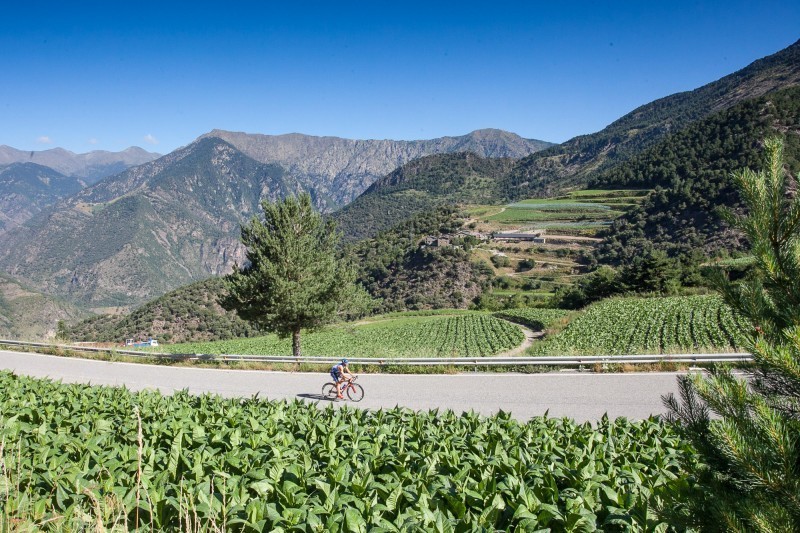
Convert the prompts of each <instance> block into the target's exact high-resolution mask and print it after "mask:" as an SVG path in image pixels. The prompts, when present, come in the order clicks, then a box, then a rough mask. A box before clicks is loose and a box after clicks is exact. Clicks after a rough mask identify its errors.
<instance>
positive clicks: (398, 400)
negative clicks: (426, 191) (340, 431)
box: [0, 351, 677, 422]
mask: <svg viewBox="0 0 800 533" xmlns="http://www.w3.org/2000/svg"><path fill="white" fill-rule="evenodd" d="M0 369H7V370H13V371H14V372H16V373H17V374H20V375H23V374H24V375H29V376H35V377H49V378H53V379H60V380H63V381H64V382H72V383H91V384H95V385H125V386H127V387H128V388H130V389H132V390H141V389H146V388H151V389H159V390H160V391H162V392H164V393H171V392H172V391H175V390H181V389H189V391H190V392H192V393H203V392H211V393H215V394H220V395H222V396H227V397H236V396H241V397H250V396H252V395H254V394H256V393H258V395H259V397H261V398H270V399H284V398H286V399H293V398H298V399H303V400H304V401H310V402H313V401H320V404H325V405H327V400H324V399H322V398H320V397H319V393H320V389H321V387H322V384H323V383H325V382H326V381H329V380H328V376H327V375H325V374H320V373H301V372H298V373H287V372H264V371H254V370H215V369H206V368H187V367H168V366H158V365H144V364H135V363H109V362H104V361H91V360H85V359H74V358H66V357H54V356H50V355H38V354H31V353H22V352H8V351H0ZM356 370H357V369H356ZM676 376H677V374H675V373H662V372H659V373H636V374H593V373H577V372H569V373H566V372H558V373H549V374H496V373H488V374H483V373H464V374H456V375H435V374H426V375H397V374H395V375H391V374H364V375H361V376H360V377H359V383H361V384H362V385H363V386H364V389H365V390H366V395H365V398H364V400H363V401H361V402H360V403H359V404H357V405H358V406H359V407H365V408H379V407H394V406H396V405H401V406H404V407H409V408H411V409H416V410H420V409H434V408H440V409H453V410H454V411H457V412H461V411H469V410H474V411H477V412H480V413H482V414H493V413H496V412H497V411H498V410H500V409H502V410H503V411H506V412H511V413H512V414H513V415H514V416H515V417H516V418H518V419H520V420H527V419H529V418H530V417H532V416H536V415H541V414H544V412H545V411H548V410H549V413H550V416H556V417H562V416H566V417H570V418H573V419H575V420H577V421H580V422H583V421H587V420H588V421H593V420H597V419H599V418H600V417H602V416H603V414H604V413H608V415H609V416H611V417H618V416H626V417H628V418H633V419H640V418H646V417H648V416H649V415H651V414H659V413H663V412H664V408H663V406H662V404H661V395H662V394H666V393H668V392H676V391H677V384H676ZM344 403H349V402H337V405H342V404H344Z"/></svg>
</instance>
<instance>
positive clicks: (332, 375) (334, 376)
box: [331, 372, 339, 381]
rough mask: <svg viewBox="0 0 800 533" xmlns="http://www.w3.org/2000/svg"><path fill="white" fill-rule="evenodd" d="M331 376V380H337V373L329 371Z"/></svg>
mask: <svg viewBox="0 0 800 533" xmlns="http://www.w3.org/2000/svg"><path fill="white" fill-rule="evenodd" d="M331 377H332V378H333V381H339V374H338V373H336V372H331Z"/></svg>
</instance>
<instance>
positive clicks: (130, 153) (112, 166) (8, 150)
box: [0, 145, 161, 184]
mask: <svg viewBox="0 0 800 533" xmlns="http://www.w3.org/2000/svg"><path fill="white" fill-rule="evenodd" d="M159 157H161V154H156V153H153V152H148V151H147V150H143V149H142V148H139V147H138V146H131V147H130V148H127V149H125V150H122V151H121V152H107V151H105V150H94V151H92V152H88V153H85V154H76V153H74V152H70V151H69V150H64V149H63V148H52V149H50V150H41V151H28V150H18V149H16V148H12V147H10V146H6V145H0V167H2V166H6V165H10V164H12V163H35V164H37V165H41V166H43V167H48V168H51V169H53V170H55V171H56V172H58V173H60V174H63V175H64V176H69V177H73V178H80V179H81V180H82V181H83V182H84V183H86V184H92V183H97V182H98V181H100V180H101V179H103V178H105V177H106V176H111V175H112V174H117V173H119V172H122V171H123V170H126V169H128V168H130V167H133V166H136V165H141V164H143V163H148V162H150V161H152V160H154V159H157V158H159Z"/></svg>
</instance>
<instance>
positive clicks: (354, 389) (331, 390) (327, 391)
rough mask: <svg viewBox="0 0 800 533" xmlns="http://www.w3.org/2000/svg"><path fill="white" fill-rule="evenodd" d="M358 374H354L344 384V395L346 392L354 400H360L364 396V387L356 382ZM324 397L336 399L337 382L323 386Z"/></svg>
mask: <svg viewBox="0 0 800 533" xmlns="http://www.w3.org/2000/svg"><path fill="white" fill-rule="evenodd" d="M356 378H358V376H353V378H352V379H348V380H347V381H346V382H345V383H344V385H342V395H344V394H345V393H346V394H347V397H348V398H349V399H350V401H352V402H360V401H361V399H362V398H363V397H364V387H362V386H361V385H359V384H358V383H355V380H356ZM322 397H323V398H327V399H329V400H336V383H332V382H331V383H326V384H325V385H323V386H322Z"/></svg>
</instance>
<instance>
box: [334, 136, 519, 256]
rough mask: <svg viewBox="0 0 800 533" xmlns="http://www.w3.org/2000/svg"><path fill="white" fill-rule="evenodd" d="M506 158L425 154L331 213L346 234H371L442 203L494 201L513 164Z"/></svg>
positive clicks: (359, 236) (349, 237) (356, 236)
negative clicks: (501, 181) (499, 185)
mask: <svg viewBox="0 0 800 533" xmlns="http://www.w3.org/2000/svg"><path fill="white" fill-rule="evenodd" d="M513 163H514V160H512V159H508V158H497V159H490V158H484V157H480V156H478V155H475V154H473V153H471V152H462V153H457V154H441V155H432V156H428V157H422V158H420V159H416V160H414V161H411V162H410V163H406V164H405V165H403V166H402V167H400V168H398V169H397V170H395V171H394V172H392V173H390V174H388V175H387V176H385V177H383V178H381V179H379V180H378V181H376V182H375V183H373V184H372V185H371V186H370V187H369V188H368V189H367V190H366V191H365V192H364V194H362V195H361V196H359V197H358V198H356V199H355V200H354V201H353V202H352V203H351V204H349V205H347V206H346V207H344V208H343V209H341V210H340V211H337V212H336V213H334V214H333V215H332V218H333V219H334V220H335V221H336V222H337V225H338V227H339V229H341V230H342V232H343V233H344V238H345V240H350V241H353V240H360V239H363V238H366V237H372V236H374V235H376V234H378V233H379V232H381V231H383V230H386V229H389V228H391V227H393V226H395V225H397V224H398V223H400V222H402V221H404V220H407V219H408V218H410V217H412V216H414V215H416V214H417V213H421V212H423V211H427V210H430V209H432V208H434V207H435V206H437V205H440V204H450V205H452V204H454V203H478V204H484V203H494V202H496V201H498V200H499V199H500V195H499V189H498V181H499V179H500V178H501V177H502V176H504V175H505V174H506V173H507V172H508V171H509V170H510V169H511V168H512V166H513Z"/></svg>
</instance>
